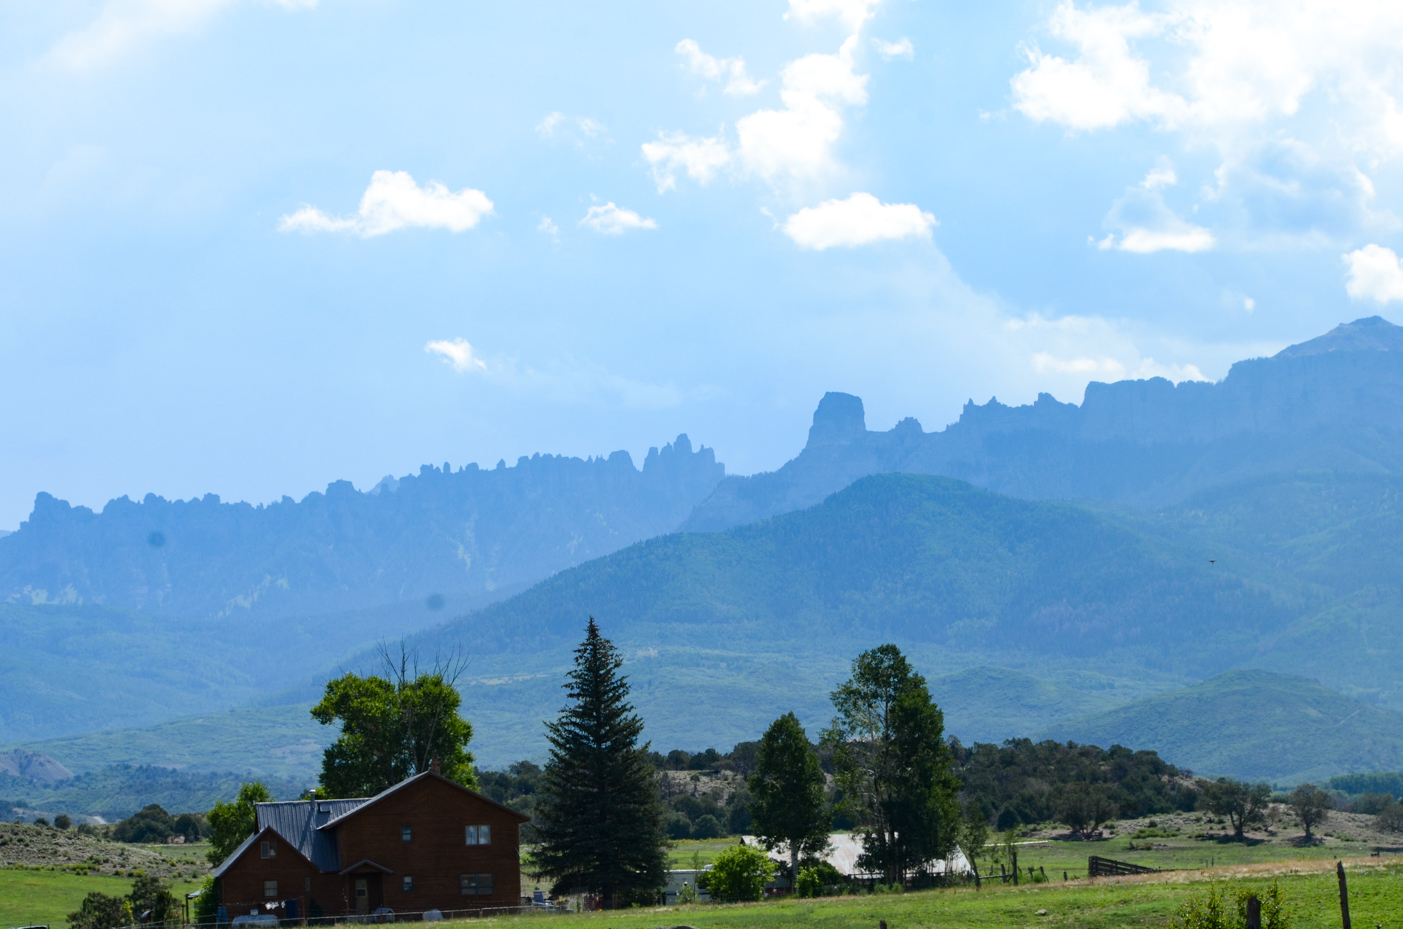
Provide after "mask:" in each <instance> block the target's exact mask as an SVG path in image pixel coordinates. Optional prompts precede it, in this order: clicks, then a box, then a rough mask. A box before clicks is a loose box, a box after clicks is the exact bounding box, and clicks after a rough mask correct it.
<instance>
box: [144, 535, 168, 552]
mask: <svg viewBox="0 0 1403 929" xmlns="http://www.w3.org/2000/svg"><path fill="white" fill-rule="evenodd" d="M146 544H147V545H149V546H151V547H152V548H160V547H161V546H162V545H165V544H166V534H165V533H164V532H160V531H156V532H152V533H151V534H150V535H148V536H147V537H146Z"/></svg>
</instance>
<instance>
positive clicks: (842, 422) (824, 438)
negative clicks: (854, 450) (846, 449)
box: [806, 390, 867, 448]
mask: <svg viewBox="0 0 1403 929" xmlns="http://www.w3.org/2000/svg"><path fill="white" fill-rule="evenodd" d="M866 434H867V413H866V411H865V410H863V408H862V398H861V397H855V396H853V395H852V394H845V393H839V392H838V391H835V390H830V391H829V392H828V393H826V394H824V395H823V399H822V400H820V401H819V402H818V409H816V410H814V423H813V425H812V426H810V427H809V443H808V445H807V446H806V447H807V448H812V447H814V446H816V445H843V444H846V443H848V442H851V441H853V440H854V439H860V438H862V437H863V436H864V435H866Z"/></svg>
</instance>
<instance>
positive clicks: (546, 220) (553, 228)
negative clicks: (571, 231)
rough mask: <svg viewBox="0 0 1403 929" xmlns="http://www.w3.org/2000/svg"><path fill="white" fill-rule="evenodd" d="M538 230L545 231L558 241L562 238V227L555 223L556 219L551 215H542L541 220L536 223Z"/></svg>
mask: <svg viewBox="0 0 1403 929" xmlns="http://www.w3.org/2000/svg"><path fill="white" fill-rule="evenodd" d="M536 231H537V232H541V233H545V234H546V235H548V236H550V237H551V238H552V239H555V240H556V241H559V240H560V227H559V226H557V225H556V224H555V220H553V219H551V218H550V217H549V216H542V217H541V221H540V222H539V223H537V224H536Z"/></svg>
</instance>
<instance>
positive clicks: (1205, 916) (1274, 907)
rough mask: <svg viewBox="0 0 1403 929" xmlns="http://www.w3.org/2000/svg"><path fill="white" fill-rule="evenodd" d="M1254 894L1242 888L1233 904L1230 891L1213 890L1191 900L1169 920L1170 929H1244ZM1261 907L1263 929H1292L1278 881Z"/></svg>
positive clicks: (1266, 895)
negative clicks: (1230, 899) (1248, 908)
mask: <svg viewBox="0 0 1403 929" xmlns="http://www.w3.org/2000/svg"><path fill="white" fill-rule="evenodd" d="M1251 896H1252V893H1251V891H1248V890H1246V889H1245V888H1239V889H1237V890H1236V891H1234V892H1233V895H1232V897H1233V899H1232V901H1231V903H1230V901H1229V896H1228V888H1226V887H1210V888H1209V889H1208V895H1207V896H1205V897H1197V896H1195V897H1190V898H1189V899H1188V900H1186V901H1185V902H1184V903H1183V904H1181V905H1180V906H1179V909H1178V911H1177V912H1176V913H1175V914H1174V917H1173V918H1172V919H1170V921H1169V925H1170V927H1171V929H1243V927H1245V926H1246V925H1247V900H1248V898H1249V897H1251ZM1257 899H1258V900H1260V901H1261V904H1262V929H1290V927H1291V912H1290V910H1289V909H1287V907H1286V905H1285V903H1284V902H1283V901H1282V898H1281V887H1280V885H1278V884H1277V882H1276V881H1272V882H1271V886H1270V887H1268V888H1267V889H1266V891H1265V892H1264V893H1262V894H1260V895H1259V896H1258V898H1257Z"/></svg>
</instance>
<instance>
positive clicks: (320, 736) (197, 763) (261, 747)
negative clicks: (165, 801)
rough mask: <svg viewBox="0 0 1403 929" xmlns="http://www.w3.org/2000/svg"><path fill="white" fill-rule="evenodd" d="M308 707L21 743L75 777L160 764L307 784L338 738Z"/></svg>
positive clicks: (218, 715) (224, 714)
mask: <svg viewBox="0 0 1403 929" xmlns="http://www.w3.org/2000/svg"><path fill="white" fill-rule="evenodd" d="M307 709H308V708H307V707H306V706H279V707H267V708H256V709H240V710H230V711H227V712H222V713H208V714H205V715H203V716H193V717H188V718H184V719H176V720H171V721H170V722H166V723H160V724H158V725H154V726H145V727H139V728H129V729H106V730H102V731H100V732H91V733H88V734H86V735H80V736H69V737H66V738H61V739H42V740H33V741H28V742H17V743H12V744H9V745H5V746H3V748H0V751H4V750H8V749H11V748H27V749H30V750H32V751H36V752H41V753H43V754H45V755H50V756H52V757H53V758H55V759H57V760H58V761H59V762H60V763H61V764H62V765H63V766H64V767H66V768H68V769H69V770H70V771H73V772H74V773H75V774H82V773H85V772H92V771H98V770H100V769H103V768H107V767H109V766H112V765H132V766H140V765H161V766H163V767H169V768H180V769H188V770H190V771H195V772H202V773H215V772H223V771H233V772H237V773H246V774H250V775H254V776H257V777H278V778H292V779H305V778H306V777H307V774H308V772H310V771H315V770H317V769H318V768H319V767H320V766H321V753H322V749H324V748H325V747H326V746H327V745H329V744H331V740H332V738H334V733H333V732H332V730H331V728H330V727H327V726H322V725H320V724H319V723H317V722H316V721H315V720H313V719H312V718H311V716H310V715H308V712H307Z"/></svg>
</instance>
